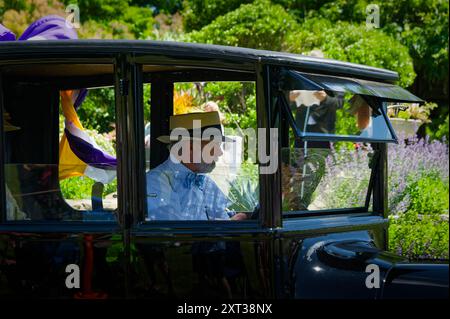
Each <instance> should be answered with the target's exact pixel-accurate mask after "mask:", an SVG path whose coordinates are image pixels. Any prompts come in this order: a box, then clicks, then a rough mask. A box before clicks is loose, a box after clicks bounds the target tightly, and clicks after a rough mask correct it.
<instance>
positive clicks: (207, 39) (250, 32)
mask: <svg viewBox="0 0 450 319" xmlns="http://www.w3.org/2000/svg"><path fill="white" fill-rule="evenodd" d="M296 28H298V25H297V23H296V22H295V20H294V19H293V18H292V17H291V16H290V15H289V14H288V13H287V12H286V11H285V10H284V9H283V7H281V6H280V5H273V4H271V3H270V2H269V1H267V0H258V1H256V2H255V3H252V4H244V5H242V6H240V7H239V8H238V9H236V10H234V11H231V12H229V13H227V14H225V15H223V16H219V17H218V18H217V19H215V20H214V21H213V22H212V23H211V24H209V25H207V26H205V27H203V28H202V29H201V30H200V31H194V32H192V33H191V34H190V35H189V40H190V41H192V42H201V43H209V44H222V45H229V46H240V47H247V48H255V49H266V50H281V48H282V43H283V42H284V41H285V38H286V36H287V34H288V33H289V32H291V31H293V30H295V29H296Z"/></svg>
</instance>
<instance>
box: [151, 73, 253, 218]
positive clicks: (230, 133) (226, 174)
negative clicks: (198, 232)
mask: <svg viewBox="0 0 450 319" xmlns="http://www.w3.org/2000/svg"><path fill="white" fill-rule="evenodd" d="M152 103H153V104H152V105H158V101H154V100H152ZM173 108H174V116H173V117H172V118H171V119H170V121H169V122H171V123H175V122H177V123H178V124H176V126H175V124H173V126H172V127H171V129H174V128H175V127H179V128H186V129H188V130H192V125H193V121H194V120H197V119H198V120H199V121H200V122H199V123H200V127H201V131H200V132H201V134H202V133H205V129H207V128H208V127H209V128H214V129H217V130H218V132H219V135H220V140H219V141H218V143H216V141H214V142H211V140H210V136H202V141H197V142H199V144H198V148H195V140H194V141H192V140H190V141H189V142H188V143H187V144H178V143H177V142H178V141H165V142H163V143H166V146H165V147H168V148H169V149H170V155H169V158H167V159H166V161H165V162H163V163H162V164H161V165H159V166H157V167H155V168H154V169H152V170H148V171H147V177H146V180H147V205H148V216H147V220H242V219H247V218H249V217H250V215H251V213H252V212H253V211H254V210H255V208H256V207H257V205H258V202H259V198H258V197H259V192H258V165H257V164H256V160H255V158H256V156H255V154H253V153H252V151H251V148H252V147H249V145H250V144H249V143H253V144H254V145H253V146H256V131H257V130H256V99H255V84H254V83H253V82H195V83H194V82H186V83H175V84H174V91H173ZM182 118H184V120H180V119H182ZM161 120H163V119H161ZM171 125H172V124H171ZM190 136H192V135H190ZM225 137H226V138H225ZM166 138H169V137H168V136H166ZM156 139H157V140H158V141H162V139H158V137H156ZM248 141H249V142H248ZM154 142H156V141H154V139H153V138H152V143H154ZM181 143H182V142H181ZM210 143H212V144H210ZM214 143H215V144H214ZM152 145H153V144H152ZM176 145H179V146H181V145H183V146H186V148H182V149H179V150H178V151H175V149H176V147H177V146H176ZM208 145H210V146H211V149H210V151H209V153H208V154H207V155H211V157H212V161H209V162H208V160H205V158H204V155H205V154H206V153H205V152H206V151H205V150H206V149H207V148H208ZM249 148H250V151H249ZM186 152H187V153H186ZM183 154H188V155H187V158H185V157H183ZM196 154H197V155H196ZM195 156H199V157H198V159H199V161H198V162H196V161H195V159H194V157H195Z"/></svg>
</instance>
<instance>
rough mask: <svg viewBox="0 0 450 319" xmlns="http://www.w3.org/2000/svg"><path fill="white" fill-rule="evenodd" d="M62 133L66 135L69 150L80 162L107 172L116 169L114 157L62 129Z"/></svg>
mask: <svg viewBox="0 0 450 319" xmlns="http://www.w3.org/2000/svg"><path fill="white" fill-rule="evenodd" d="M64 133H65V134H66V137H67V141H68V142H69V146H70V149H71V150H72V152H73V153H74V154H75V155H76V156H77V157H78V158H79V159H80V160H82V161H83V162H85V163H86V164H88V165H89V166H92V167H96V168H101V169H109V170H114V169H116V166H117V160H116V159H115V158H114V157H112V156H110V155H108V154H106V153H105V152H102V151H101V150H99V149H96V148H95V147H94V146H93V145H92V144H90V143H88V142H86V141H85V140H83V139H81V138H79V137H77V136H75V135H72V134H71V133H70V132H69V130H68V129H64Z"/></svg>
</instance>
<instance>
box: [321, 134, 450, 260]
mask: <svg viewBox="0 0 450 319" xmlns="http://www.w3.org/2000/svg"><path fill="white" fill-rule="evenodd" d="M335 146H336V145H335ZM337 146H339V145H337ZM371 153H372V151H371V149H370V148H368V147H366V146H363V145H356V147H335V148H332V149H331V153H330V155H329V156H328V157H327V159H326V173H325V175H324V176H323V178H322V180H321V182H320V184H319V186H318V187H317V189H316V191H315V194H317V195H315V196H314V202H320V203H322V204H323V207H324V208H327V207H334V208H337V207H355V206H363V205H362V204H363V203H364V199H365V194H366V192H367V187H368V180H369V178H368V177H369V175H368V171H369V170H368V163H369V157H370V154H371ZM388 176H389V178H388V209H389V214H390V222H391V225H390V229H389V238H390V242H389V247H390V249H391V250H393V251H395V252H397V253H399V254H401V255H403V256H406V257H408V258H410V259H424V258H425V259H448V256H449V248H448V247H449V246H448V244H449V225H448V208H449V201H448V195H449V146H448V144H447V143H446V141H445V140H443V141H437V140H434V141H430V140H429V139H428V138H425V139H418V138H410V139H404V138H403V137H401V136H400V137H399V143H398V144H390V145H389V147H388ZM314 202H313V203H314Z"/></svg>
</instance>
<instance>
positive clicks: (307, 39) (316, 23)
mask: <svg viewBox="0 0 450 319" xmlns="http://www.w3.org/2000/svg"><path fill="white" fill-rule="evenodd" d="M380 44H383V45H380ZM285 46H286V49H287V50H288V51H291V52H295V53H303V54H308V53H309V52H311V51H312V50H314V49H320V50H322V51H323V52H324V54H325V56H326V57H328V58H332V59H337V60H342V61H349V62H353V63H360V64H365V65H370V66H374V67H380V68H385V69H389V70H393V71H396V72H398V73H399V76H400V81H399V84H400V85H402V86H409V85H411V84H412V83H413V81H414V78H415V76H416V74H415V72H414V69H413V63H412V59H411V57H410V56H409V53H408V49H407V48H406V47H405V46H403V45H401V44H400V43H399V42H398V41H397V40H395V39H394V38H392V37H390V36H388V35H386V34H384V33H383V32H381V31H379V30H367V29H366V27H365V26H364V25H353V24H350V23H347V22H336V23H333V22H330V21H327V20H325V19H318V18H313V19H309V20H307V21H306V22H305V23H304V24H302V26H301V28H299V31H298V32H295V33H291V34H290V35H289V37H288V40H287V43H286V45H285Z"/></svg>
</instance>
